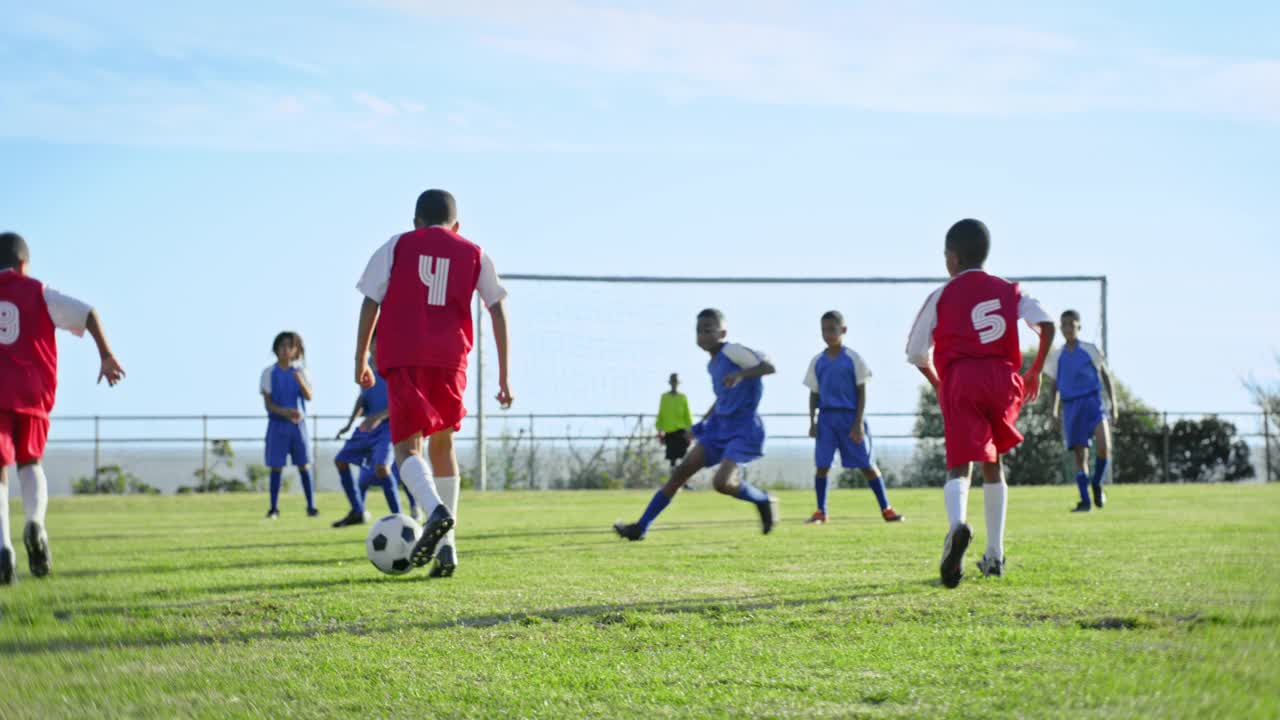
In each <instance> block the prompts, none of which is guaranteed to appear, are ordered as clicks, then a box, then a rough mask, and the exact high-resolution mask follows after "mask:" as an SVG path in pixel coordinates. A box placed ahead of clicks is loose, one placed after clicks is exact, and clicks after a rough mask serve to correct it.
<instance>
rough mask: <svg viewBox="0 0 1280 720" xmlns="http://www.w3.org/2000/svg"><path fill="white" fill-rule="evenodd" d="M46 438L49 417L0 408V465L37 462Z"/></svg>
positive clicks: (47, 436)
mask: <svg viewBox="0 0 1280 720" xmlns="http://www.w3.org/2000/svg"><path fill="white" fill-rule="evenodd" d="M48 438H49V418H47V417H40V416H39V415H28V414H26V413H17V412H13V411H11V410H0V467H3V466H5V465H12V464H13V463H15V462H16V463H18V464H19V465H30V464H31V463H33V462H39V460H40V458H41V457H44V444H45V441H46V440H48Z"/></svg>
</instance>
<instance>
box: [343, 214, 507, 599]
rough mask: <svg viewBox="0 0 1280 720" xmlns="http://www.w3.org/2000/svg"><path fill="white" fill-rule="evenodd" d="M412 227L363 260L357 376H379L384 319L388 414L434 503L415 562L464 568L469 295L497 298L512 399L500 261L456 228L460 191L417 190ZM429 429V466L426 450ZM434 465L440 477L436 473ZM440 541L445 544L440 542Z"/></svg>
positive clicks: (441, 569) (397, 441) (439, 570)
mask: <svg viewBox="0 0 1280 720" xmlns="http://www.w3.org/2000/svg"><path fill="white" fill-rule="evenodd" d="M413 227H414V230H413V231H411V232H407V233H403V234H401V235H396V236H395V237H392V238H391V239H390V240H388V241H387V243H386V244H384V245H383V246H382V247H381V248H379V249H378V251H377V252H375V253H374V255H373V257H372V258H371V259H370V260H369V264H368V266H367V267H366V268H365V271H364V275H363V276H361V278H360V283H359V284H358V285H357V288H358V289H359V290H360V292H361V293H363V294H364V296H365V298H364V302H363V304H362V305H361V307H360V325H359V329H358V331H357V334H356V358H355V367H356V373H355V378H356V383H358V384H359V385H360V386H361V387H364V388H369V387H372V386H373V384H374V378H373V370H372V369H370V367H369V345H370V342H371V336H372V334H373V328H374V326H375V324H376V325H377V327H378V347H377V355H378V373H379V374H380V375H382V377H383V378H384V379H386V381H387V402H388V408H387V410H388V413H389V414H388V422H389V424H390V427H391V442H392V443H393V444H394V445H395V454H396V464H397V465H399V467H400V477H401V479H402V480H403V481H404V484H405V486H406V487H408V488H409V492H411V493H413V495H414V497H415V498H416V499H417V501H418V504H419V505H421V506H422V508H423V510H424V511H425V512H426V513H427V522H426V525H425V526H424V527H423V531H422V537H421V538H420V539H419V540H418V543H417V544H416V545H415V546H414V549H413V556H412V559H413V563H414V565H415V566H417V567H422V566H423V565H426V564H427V563H428V562H431V560H432V559H433V558H434V559H435V565H434V566H433V567H432V569H431V576H432V577H448V576H450V575H452V574H453V572H454V570H455V569H456V568H457V549H456V544H455V542H454V539H453V526H454V522H455V518H456V516H457V511H458V492H459V483H458V458H457V455H456V454H455V453H454V450H453V433H454V432H456V431H458V430H459V429H461V427H462V418H463V416H465V415H466V413H467V410H466V408H465V407H464V406H463V401H462V393H463V391H464V390H465V389H466V386H467V353H469V352H470V351H471V345H472V342H473V336H472V332H473V326H472V320H471V297H472V295H473V294H476V293H478V294H479V295H480V299H481V300H483V301H484V303H485V305H486V306H487V307H488V308H489V316H490V318H491V319H492V321H493V337H494V342H495V343H496V344H497V346H498V402H499V403H501V404H502V406H503V407H504V408H506V407H510V406H511V400H512V397H511V390H510V388H509V387H508V385H507V319H506V313H505V311H504V309H503V304H502V300H503V298H505V297H506V295H507V291H506V289H504V288H503V287H502V283H501V281H500V280H499V279H498V274H497V272H496V271H495V270H494V267H493V261H491V260H490V259H489V256H488V255H486V254H485V253H484V252H483V251H482V250H481V249H480V247H479V246H478V245H475V244H473V243H471V242H469V241H467V240H466V239H464V238H463V237H462V236H460V235H458V227H459V225H458V211H457V204H456V203H455V202H454V199H453V196H452V195H450V194H449V193H447V192H445V191H444V190H427V191H426V192H424V193H422V195H420V196H419V197H418V203H417V206H416V208H415V210H414V217H413ZM423 438H426V439H427V454H428V456H429V457H430V459H431V464H430V466H428V464H427V461H426V460H424V459H423V457H422V439H423ZM433 472H434V481H433ZM437 547H439V552H437V551H436V550H437Z"/></svg>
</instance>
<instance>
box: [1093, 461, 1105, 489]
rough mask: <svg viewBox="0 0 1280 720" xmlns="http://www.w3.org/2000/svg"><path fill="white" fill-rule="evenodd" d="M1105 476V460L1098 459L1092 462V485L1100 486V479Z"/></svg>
mask: <svg viewBox="0 0 1280 720" xmlns="http://www.w3.org/2000/svg"><path fill="white" fill-rule="evenodd" d="M1106 475H1107V459H1106V458H1098V459H1096V460H1094V461H1093V484H1094V485H1101V484H1102V479H1103V478H1104V477H1106Z"/></svg>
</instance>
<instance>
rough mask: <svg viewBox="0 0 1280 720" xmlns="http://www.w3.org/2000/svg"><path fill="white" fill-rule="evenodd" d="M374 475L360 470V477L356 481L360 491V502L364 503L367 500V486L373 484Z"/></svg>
mask: <svg viewBox="0 0 1280 720" xmlns="http://www.w3.org/2000/svg"><path fill="white" fill-rule="evenodd" d="M374 477H375V476H374V474H373V473H371V472H369V471H368V469H366V468H364V467H361V468H360V477H359V478H358V479H357V480H356V486H357V487H358V488H359V489H360V500H361V502H362V503H366V502H368V500H369V486H370V485H372V484H373V479H374Z"/></svg>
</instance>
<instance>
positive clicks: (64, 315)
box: [44, 285, 93, 337]
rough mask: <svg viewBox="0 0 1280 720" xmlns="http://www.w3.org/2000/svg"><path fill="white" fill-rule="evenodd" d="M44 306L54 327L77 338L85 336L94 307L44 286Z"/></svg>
mask: <svg viewBox="0 0 1280 720" xmlns="http://www.w3.org/2000/svg"><path fill="white" fill-rule="evenodd" d="M44 304H45V305H46V306H47V307H48V308H49V317H50V318H51V319H52V320H53V325H54V327H59V328H62V329H63V330H66V331H68V332H70V333H72V334H73V335H75V336H76V337H80V336H82V335H84V330H85V327H84V326H85V323H87V322H89V313H90V312H91V311H92V310H93V308H92V307H90V306H89V305H88V304H86V303H83V302H80V301H79V300H77V299H75V298H73V297H71V296H70V295H63V294H62V293H60V292H58V291H57V290H54V289H53V288H51V287H49V286H48V285H45V286H44Z"/></svg>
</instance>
